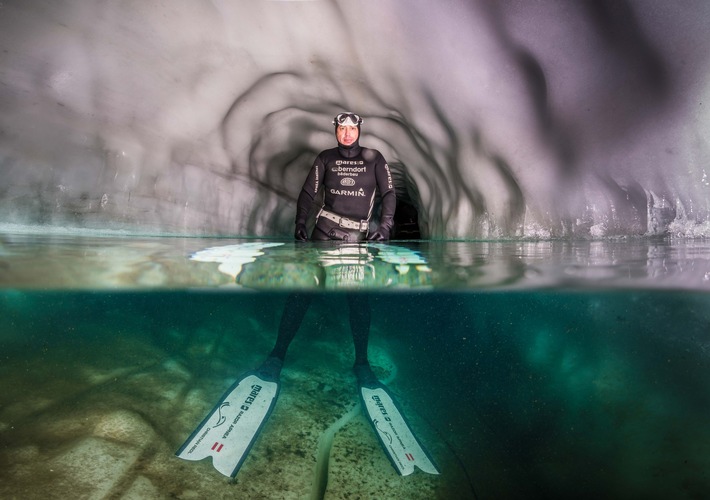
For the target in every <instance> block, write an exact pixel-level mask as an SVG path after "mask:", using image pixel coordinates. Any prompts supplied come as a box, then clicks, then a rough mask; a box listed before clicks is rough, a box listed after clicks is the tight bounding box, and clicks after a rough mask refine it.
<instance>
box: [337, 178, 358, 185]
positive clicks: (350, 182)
mask: <svg viewBox="0 0 710 500" xmlns="http://www.w3.org/2000/svg"><path fill="white" fill-rule="evenodd" d="M340 185H341V186H354V185H355V179H353V178H352V177H345V178H344V179H340Z"/></svg>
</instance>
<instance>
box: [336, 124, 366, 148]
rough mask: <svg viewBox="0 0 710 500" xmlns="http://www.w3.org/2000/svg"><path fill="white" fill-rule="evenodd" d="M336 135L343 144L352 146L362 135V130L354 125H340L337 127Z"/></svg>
mask: <svg viewBox="0 0 710 500" xmlns="http://www.w3.org/2000/svg"><path fill="white" fill-rule="evenodd" d="M335 137H337V139H338V142H339V143H340V144H342V145H343V146H352V144H353V143H354V142H355V141H357V138H358V137H360V131H359V130H358V129H357V127H356V126H354V125H338V128H337V129H335Z"/></svg>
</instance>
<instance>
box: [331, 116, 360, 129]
mask: <svg viewBox="0 0 710 500" xmlns="http://www.w3.org/2000/svg"><path fill="white" fill-rule="evenodd" d="M362 122H363V120H362V117H361V116H360V115H356V114H355V113H340V114H339V115H338V116H336V117H335V118H333V125H336V126H338V125H342V126H346V127H357V126H358V125H360V124H361V123H362Z"/></svg>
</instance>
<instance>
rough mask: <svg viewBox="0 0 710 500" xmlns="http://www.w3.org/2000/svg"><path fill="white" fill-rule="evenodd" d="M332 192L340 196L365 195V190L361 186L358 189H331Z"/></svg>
mask: <svg viewBox="0 0 710 500" xmlns="http://www.w3.org/2000/svg"><path fill="white" fill-rule="evenodd" d="M330 194H335V195H338V196H363V197H364V196H365V191H364V190H363V189H362V188H360V189H358V190H357V191H355V190H351V189H331V190H330Z"/></svg>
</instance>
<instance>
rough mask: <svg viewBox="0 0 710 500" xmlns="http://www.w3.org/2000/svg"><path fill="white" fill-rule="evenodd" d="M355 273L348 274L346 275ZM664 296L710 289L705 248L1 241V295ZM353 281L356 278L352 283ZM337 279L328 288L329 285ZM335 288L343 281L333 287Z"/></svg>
mask: <svg viewBox="0 0 710 500" xmlns="http://www.w3.org/2000/svg"><path fill="white" fill-rule="evenodd" d="M348 266H349V267H348ZM338 272H340V273H345V274H344V275H343V276H341V278H342V279H341V280H339V281H340V284H341V285H344V281H345V280H350V282H351V283H350V286H351V287H357V288H368V289H395V288H418V289H421V288H433V289H455V290H458V289H463V290H469V289H481V288H486V289H535V288H581V289H584V288H664V289H691V290H700V291H706V290H710V243H708V242H705V241H699V240H688V241H676V242H672V243H671V242H669V241H667V240H650V239H641V238H639V239H628V240H627V239H624V240H605V241H474V242H455V241H408V242H392V243H390V244H381V243H361V244H351V245H339V246H337V245H334V244H331V243H327V242H326V243H324V244H316V243H307V244H302V243H294V242H292V241H288V242H279V241H274V240H264V241H258V240H234V239H203V238H109V237H106V238H95V237H80V238H79V237H62V236H54V237H51V236H35V235H0V286H3V287H6V288H20V289H37V288H40V289H63V288H71V289H77V288H79V289H106V288H111V289H116V288H127V289H136V288H163V289H181V288H192V287H197V288H203V287H213V286H226V287H234V286H235V285H237V286H240V287H243V288H250V289H284V288H305V289H314V290H318V289H322V288H323V287H326V288H328V286H327V283H328V282H333V279H332V278H333V277H334V275H335V274H336V273H338ZM348 272H351V273H354V274H353V275H352V276H350V277H349V278H348V277H347V276H346V274H347V273H348ZM328 275H329V276H331V280H327V279H326V277H327V276H328ZM336 281H338V280H336Z"/></svg>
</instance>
